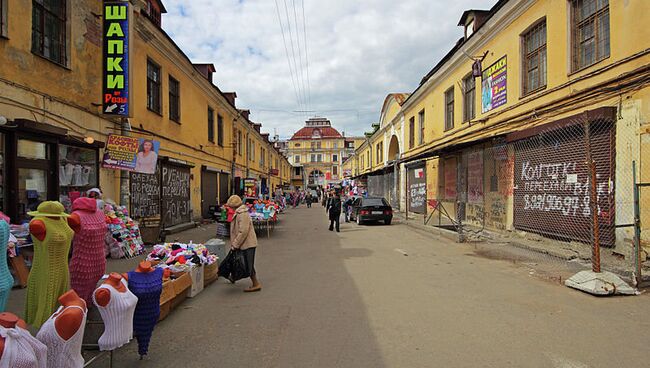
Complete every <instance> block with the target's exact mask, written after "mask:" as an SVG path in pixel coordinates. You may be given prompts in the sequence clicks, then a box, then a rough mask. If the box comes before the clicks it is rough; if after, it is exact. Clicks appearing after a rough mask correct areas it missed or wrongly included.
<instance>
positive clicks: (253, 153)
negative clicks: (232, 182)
mask: <svg viewBox="0 0 650 368" xmlns="http://www.w3.org/2000/svg"><path fill="white" fill-rule="evenodd" d="M250 141H251V155H250V157H249V158H248V159H249V160H250V161H255V141H253V140H252V139H251V140H250Z"/></svg>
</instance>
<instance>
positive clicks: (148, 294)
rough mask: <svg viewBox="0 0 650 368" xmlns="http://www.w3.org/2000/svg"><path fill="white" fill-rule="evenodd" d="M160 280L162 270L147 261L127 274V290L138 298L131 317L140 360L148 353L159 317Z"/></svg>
mask: <svg viewBox="0 0 650 368" xmlns="http://www.w3.org/2000/svg"><path fill="white" fill-rule="evenodd" d="M162 278H163V269H162V268H153V267H151V263H150V262H147V261H143V262H140V264H139V265H138V267H137V268H136V269H135V270H134V271H129V273H128V286H129V290H131V292H133V294H135V296H136V297H138V303H137V305H136V307H135V313H134V316H133V333H134V335H135V338H136V339H137V340H138V353H139V354H140V358H142V357H143V356H144V355H147V353H148V351H149V341H150V340H151V335H152V333H153V330H154V327H155V326H156V323H157V322H158V318H159V317H160V294H161V292H162Z"/></svg>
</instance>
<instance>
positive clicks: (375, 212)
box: [372, 211, 384, 215]
mask: <svg viewBox="0 0 650 368" xmlns="http://www.w3.org/2000/svg"><path fill="white" fill-rule="evenodd" d="M372 214H373V215H383V214H384V213H383V212H382V211H372Z"/></svg>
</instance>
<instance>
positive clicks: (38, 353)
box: [0, 313, 47, 368]
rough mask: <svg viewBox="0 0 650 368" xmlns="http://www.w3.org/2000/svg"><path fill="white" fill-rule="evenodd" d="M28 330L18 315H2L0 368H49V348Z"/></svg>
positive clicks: (0, 314) (0, 323)
mask: <svg viewBox="0 0 650 368" xmlns="http://www.w3.org/2000/svg"><path fill="white" fill-rule="evenodd" d="M26 328H27V325H26V324H25V321H22V320H20V319H19V318H18V317H17V316H16V315H14V314H11V313H0V368H46V367H47V347H46V346H45V345H44V344H43V343H42V342H40V341H38V339H36V338H35V337H34V336H32V335H31V334H30V333H29V331H27V330H26Z"/></svg>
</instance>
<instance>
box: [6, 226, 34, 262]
mask: <svg viewBox="0 0 650 368" xmlns="http://www.w3.org/2000/svg"><path fill="white" fill-rule="evenodd" d="M9 231H10V232H11V235H13V236H14V238H16V241H17V242H16V246H15V247H12V248H9V249H7V252H8V254H9V257H11V258H13V257H15V256H16V254H17V253H18V252H20V249H21V248H27V247H31V246H32V245H33V243H32V238H31V237H30V236H29V224H27V223H26V224H23V225H13V224H12V225H9Z"/></svg>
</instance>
